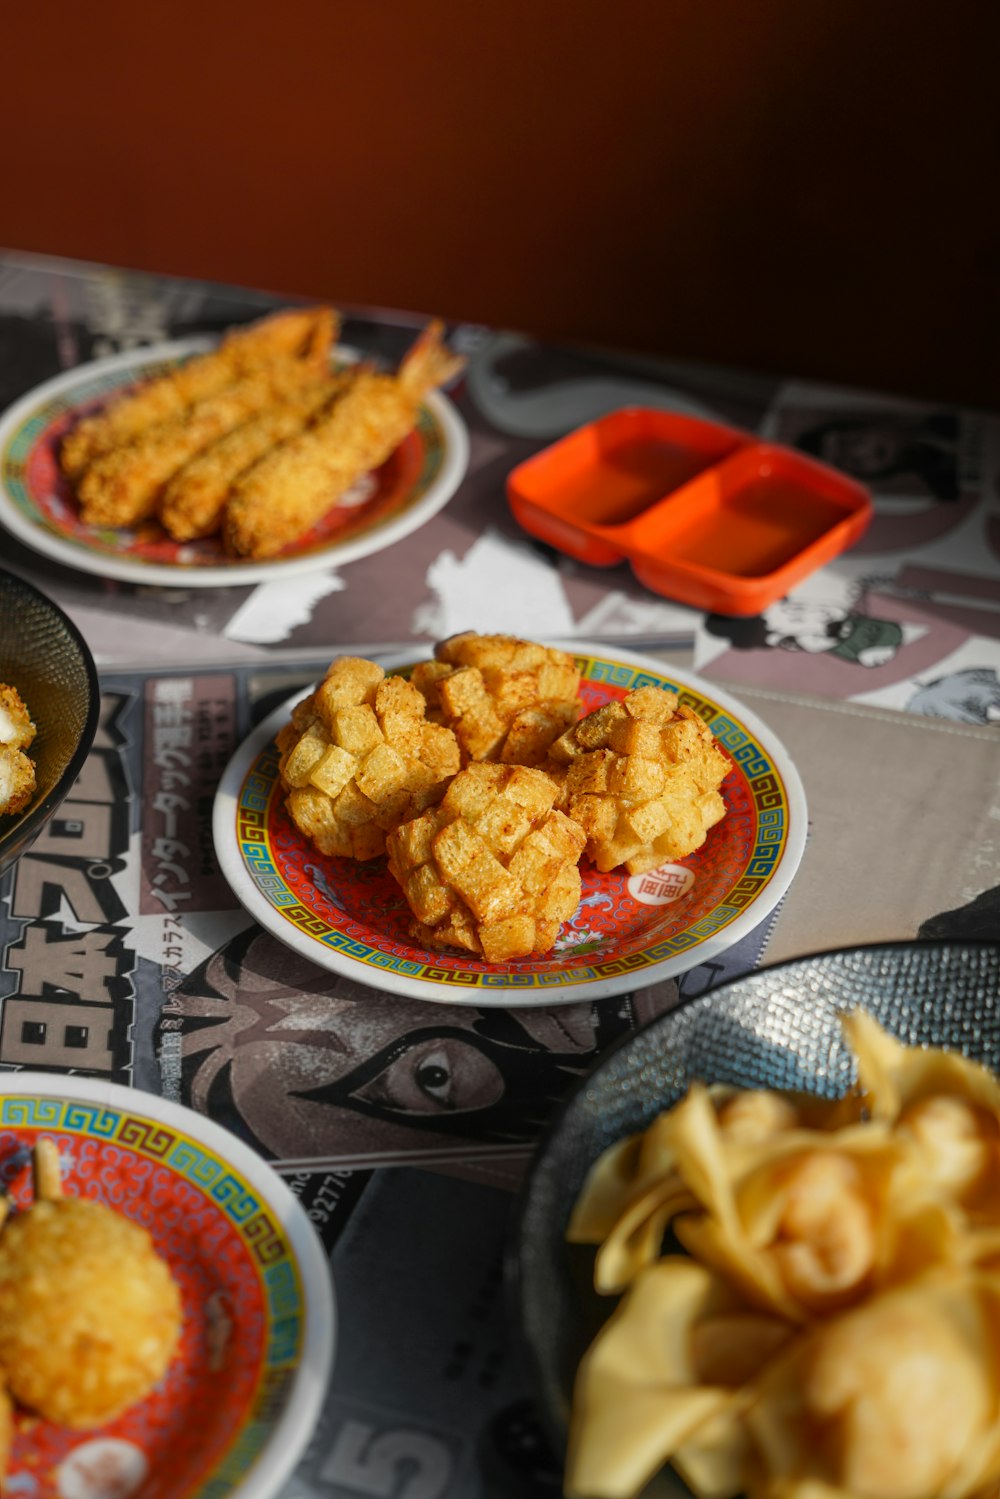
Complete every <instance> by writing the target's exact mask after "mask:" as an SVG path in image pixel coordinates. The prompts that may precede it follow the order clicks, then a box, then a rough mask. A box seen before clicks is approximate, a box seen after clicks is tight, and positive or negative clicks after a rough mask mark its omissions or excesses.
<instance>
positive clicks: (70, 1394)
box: [0, 1140, 181, 1429]
mask: <svg viewBox="0 0 1000 1499" xmlns="http://www.w3.org/2000/svg"><path fill="white" fill-rule="evenodd" d="M33 1168H34V1198H35V1200H34V1204H33V1206H32V1207H31V1208H30V1209H29V1210H28V1211H27V1212H24V1213H18V1214H16V1215H15V1216H14V1217H13V1218H11V1219H10V1221H9V1222H7V1224H6V1225H5V1227H4V1228H3V1232H2V1233H0V1369H2V1370H3V1372H4V1374H5V1375H6V1378H7V1384H8V1388H9V1390H10V1393H11V1395H12V1396H13V1397H14V1399H15V1400H16V1401H17V1402H18V1404H20V1405H23V1406H24V1407H25V1408H26V1409H27V1410H29V1411H31V1412H33V1413H34V1414H35V1415H38V1416H41V1417H42V1418H43V1419H45V1420H49V1421H55V1422H57V1423H58V1424H59V1425H62V1426H69V1427H73V1428H78V1429H79V1428H87V1427H92V1426H101V1425H103V1424H104V1422H106V1421H109V1420H112V1419H113V1418H114V1417H115V1416H117V1415H119V1414H120V1413H121V1412H122V1411H123V1410H125V1409H126V1408H127V1407H128V1406H130V1405H133V1404H134V1403H135V1402H136V1401H137V1400H141V1399H143V1398H144V1397H145V1396H146V1395H148V1394H149V1392H150V1391H151V1390H152V1388H153V1386H154V1385H155V1384H156V1383H157V1382H158V1381H159V1380H160V1379H161V1378H162V1377H163V1375H164V1374H165V1373H166V1370H167V1367H168V1366H169V1364H170V1361H171V1359H172V1358H173V1355H174V1351H175V1349H176V1347H177V1342H178V1338H179V1336H180V1330H181V1299H180V1292H179V1291H178V1289H177V1286H176V1284H175V1282H174V1280H173V1278H172V1277H171V1274H170V1271H169V1269H168V1268H167V1266H166V1264H165V1263H164V1261H163V1260H162V1259H161V1258H160V1256H159V1255H158V1254H157V1253H156V1251H155V1249H154V1248H153V1243H152V1239H151V1238H150V1236H149V1233H148V1232H147V1230H146V1229H145V1228H143V1227H141V1225H139V1224H137V1223H133V1222H132V1221H131V1220H130V1219H128V1218H125V1217H123V1216H122V1215H121V1214H120V1213H116V1212H114V1211H113V1210H112V1209H111V1208H108V1207H105V1206H104V1204H103V1203H99V1202H93V1201H91V1200H90V1199H89V1198H83V1197H64V1196H63V1195H62V1184H61V1181H60V1177H59V1158H58V1152H57V1150H56V1147H55V1144H54V1142H53V1141H51V1140H41V1141H39V1142H38V1145H37V1146H36V1148H35V1152H34V1162H33Z"/></svg>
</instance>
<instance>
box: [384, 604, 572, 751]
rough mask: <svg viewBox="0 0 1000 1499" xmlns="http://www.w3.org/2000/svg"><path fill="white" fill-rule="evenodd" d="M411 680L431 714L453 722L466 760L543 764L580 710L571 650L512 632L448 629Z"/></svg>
mask: <svg viewBox="0 0 1000 1499" xmlns="http://www.w3.org/2000/svg"><path fill="white" fill-rule="evenodd" d="M410 680H411V681H412V682H413V684H414V686H415V687H418V688H419V689H420V691H421V692H422V693H423V695H424V697H425V698H426V699H427V705H428V709H429V711H430V715H431V717H433V718H439V719H440V720H441V722H442V723H446V724H448V725H449V726H450V727H451V728H453V729H454V731H455V737H456V738H457V739H458V742H459V744H460V745H461V747H462V760H463V764H467V763H468V762H469V761H470V760H499V761H502V762H503V763H505V764H509V765H540V764H541V763H542V762H543V761H544V759H545V757H546V755H547V753H548V749H549V746H550V744H552V742H553V740H555V739H557V738H558V737H559V735H560V734H562V733H564V732H565V730H566V729H567V728H568V727H569V726H570V724H572V723H575V722H576V720H577V718H578V717H579V715H580V704H579V701H578V699H577V692H578V690H579V686H580V673H579V671H578V670H577V666H576V662H575V661H574V660H573V657H572V656H570V655H568V654H567V653H566V652H565V651H557V650H552V649H550V648H549V647H547V646H544V645H536V644H535V643H534V642H533V641H530V640H519V639H518V638H517V637H516V636H514V635H477V634H476V633H475V631H473V630H467V631H465V632H464V633H463V634H461V635H453V636H451V638H450V639H448V640H444V641H441V642H440V643H439V644H438V645H437V646H436V647H435V650H434V660H433V661H423V662H420V663H419V664H418V665H417V666H415V667H414V669H413V672H412V674H411V677H410Z"/></svg>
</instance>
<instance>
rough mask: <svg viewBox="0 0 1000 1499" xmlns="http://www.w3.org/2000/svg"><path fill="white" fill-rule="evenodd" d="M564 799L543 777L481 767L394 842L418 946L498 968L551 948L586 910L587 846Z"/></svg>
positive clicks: (393, 862) (392, 856)
mask: <svg viewBox="0 0 1000 1499" xmlns="http://www.w3.org/2000/svg"><path fill="white" fill-rule="evenodd" d="M557 794H558V788H557V786H556V785H555V783H554V782H553V780H552V779H551V777H550V776H547V775H546V774H545V772H544V771H541V770H538V769H535V768H533V767H529V766H520V765H497V764H486V763H475V764H471V765H469V766H468V767H467V768H466V769H465V770H463V771H461V772H460V773H459V774H458V775H457V776H455V778H454V780H453V781H452V783H451V785H450V786H449V787H448V790H447V792H446V794H445V796H444V799H443V801H442V802H441V803H440V805H439V806H437V807H435V808H433V809H432V810H431V811H428V812H425V813H424V814H423V815H422V816H420V817H417V818H415V819H413V820H412V821H410V822H407V823H403V824H402V825H401V826H400V827H398V828H397V829H396V830H395V831H394V832H391V833H390V834H389V835H388V837H387V838H386V848H387V851H388V854H389V868H390V870H391V871H392V873H393V875H394V876H395V878H396V879H397V880H398V881H399V884H400V885H401V886H402V889H403V893H404V894H405V896H406V900H407V904H408V905H409V907H410V910H411V911H412V912H413V916H414V921H413V923H412V925H411V932H412V933H413V935H414V936H415V937H416V938H417V940H418V941H420V942H421V943H423V944H424V945H425V946H428V947H437V948H444V947H457V948H463V949H465V950H467V951H469V952H473V953H476V954H479V955H481V956H482V957H484V958H485V959H486V960H487V961H488V962H490V963H499V962H503V961H505V960H507V959H510V958H519V957H525V956H526V955H527V954H528V953H534V952H538V953H544V952H548V951H549V950H550V949H551V948H552V946H553V944H554V943H555V940H556V937H557V936H558V934H559V928H560V926H561V925H562V923H563V922H564V921H566V920H568V919H569V918H570V917H571V916H572V915H573V913H574V911H575V910H576V908H577V906H578V904H579V901H580V871H579V869H578V867H577V865H578V863H579V859H580V855H581V853H582V851H583V846H584V843H585V841H586V835H585V833H584V831H583V829H582V828H581V827H580V826H579V825H578V824H577V823H575V822H573V821H572V820H571V819H570V818H568V817H566V816H564V815H563V813H561V812H559V811H556V810H554V802H555V799H556V796H557Z"/></svg>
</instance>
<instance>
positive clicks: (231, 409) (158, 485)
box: [77, 359, 327, 526]
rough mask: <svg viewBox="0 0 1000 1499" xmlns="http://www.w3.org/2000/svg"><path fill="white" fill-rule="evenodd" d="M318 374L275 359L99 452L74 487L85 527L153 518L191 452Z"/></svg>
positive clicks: (310, 384)
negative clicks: (178, 412)
mask: <svg viewBox="0 0 1000 1499" xmlns="http://www.w3.org/2000/svg"><path fill="white" fill-rule="evenodd" d="M321 383H323V384H325V383H327V382H325V381H324V382H321V380H320V376H319V374H318V373H317V371H316V370H315V368H314V367H313V366H312V364H310V363H307V362H306V361H304V360H300V359H275V360H271V361H270V362H269V363H268V364H264V365H262V366H261V367H260V368H259V369H256V370H254V371H253V372H252V373H251V374H247V375H244V376H243V377H242V378H241V379H239V380H236V381H234V382H233V383H232V384H231V385H227V386H226V387H225V389H224V390H221V391H219V392H218V393H217V394H215V395H211V396H206V397H205V399H204V400H202V401H198V402H196V403H195V405H193V406H191V407H189V408H188V409H187V410H186V411H184V412H183V413H182V414H181V415H180V416H176V417H173V418H172V419H170V420H169V421H165V422H160V423H158V424H157V425H156V426H154V427H150V428H149V430H148V431H147V432H145V433H143V434H142V435H140V436H139V437H137V438H136V439H135V441H134V442H130V443H126V444H125V445H124V446H122V447H116V448H113V449H111V451H109V452H107V453H104V454H102V455H101V456H100V457H99V458H96V459H95V460H94V462H93V463H92V464H91V465H90V466H89V468H87V470H86V471H85V473H84V474H83V476H82V478H81V479H80V480H79V483H78V484H77V498H78V499H79V501H80V514H81V516H82V518H83V520H84V521H85V522H86V523H87V524H88V525H94V526H132V525H136V524H137V523H138V522H139V521H143V520H147V519H148V518H149V517H150V516H152V515H153V514H155V512H156V508H157V505H158V503H159V500H160V496H161V495H162V494H163V492H164V489H165V486H166V485H167V483H168V482H169V480H170V479H171V478H172V477H173V475H174V474H176V473H177V472H178V470H179V469H180V468H182V467H183V465H184V464H185V463H187V462H188V461H189V460H190V459H191V458H193V457H194V456H195V455H196V454H198V453H201V452H203V451H204V450H205V449H207V448H209V447H211V445H212V444H214V443H216V442H218V441H219V439H220V438H222V437H225V436H226V435H227V434H228V433H231V432H233V431H235V430H236V429H237V428H239V427H240V426H242V425H243V423H244V422H247V421H250V420H252V419H253V418H254V417H257V416H259V415H261V413H263V412H266V411H268V410H269V409H270V408H271V407H273V406H274V404H275V403H276V402H283V401H287V400H290V399H294V398H295V397H296V396H298V395H301V394H302V392H303V391H308V390H310V389H311V388H314V387H316V386H317V385H319V384H321Z"/></svg>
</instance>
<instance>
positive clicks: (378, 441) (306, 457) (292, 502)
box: [222, 322, 464, 559]
mask: <svg viewBox="0 0 1000 1499" xmlns="http://www.w3.org/2000/svg"><path fill="white" fill-rule="evenodd" d="M442 333H443V328H442V325H441V324H440V323H439V322H434V323H431V324H430V325H429V326H428V328H426V329H425V330H424V332H423V333H422V334H421V335H420V337H419V338H418V339H417V341H416V343H415V344H414V345H413V347H412V348H411V349H410V351H409V353H408V354H407V355H406V357H405V358H404V359H403V362H402V364H401V365H400V368H399V371H398V373H397V374H395V375H385V374H378V373H376V372H374V371H372V370H363V371H362V372H361V373H360V374H359V375H358V377H357V379H356V380H355V381H354V383H353V384H352V385H351V387H350V389H349V390H348V391H347V393H346V394H345V395H344V396H343V398H342V399H341V400H339V401H336V402H334V404H333V406H332V407H331V409H330V412H329V414H328V415H326V416H325V417H323V418H322V419H320V420H317V421H315V422H314V423H313V424H312V426H311V427H310V428H309V430H308V431H306V432H304V433H302V434H301V435H300V436H298V437H295V438H292V439H291V440H290V441H288V442H285V443H283V444H282V445H281V446H280V447H278V448H277V449H275V451H274V452H272V453H269V454H268V455H267V457H265V458H262V459H261V460H260V461H259V462H258V463H255V464H254V465H253V467H252V468H250V469H248V470H247V472H246V473H245V474H244V475H243V476H242V477H241V478H240V479H239V480H238V481H237V483H236V484H235V485H234V486H233V490H232V493H231V495H230V498H229V501H228V503H227V505H226V508H225V514H224V518H223V527H222V535H223V541H224V544H225V547H226V550H227V551H228V552H229V553H230V554H231V555H232V556H234V557H246V558H255V559H256V558H264V557H273V556H275V555H276V554H277V553H279V552H281V551H282V550H283V549H284V548H285V547H287V546H288V545H290V544H291V543H292V542H293V541H295V540H296V539H297V538H298V537H299V536H301V535H302V534H303V533H304V532H306V531H308V530H309V528H310V527H311V526H313V525H315V524H316V522H317V521H319V520H321V519H322V517H323V516H324V515H325V514H326V512H327V511H328V510H329V509H330V508H331V506H333V505H334V504H335V503H336V502H337V500H338V499H339V498H340V497H341V495H343V494H344V493H346V491H347V490H348V489H350V487H351V485H352V484H354V483H356V482H357V480H358V479H360V478H361V477H362V475H364V474H366V473H369V472H370V471H371V470H372V469H375V468H378V467H379V465H380V464H382V463H384V462H385V460H386V459H387V458H388V457H389V455H390V454H391V453H392V452H393V451H394V450H395V449H396V448H397V447H398V446H399V444H400V443H401V442H402V441H403V439H404V438H405V437H406V436H407V434H408V433H409V432H411V431H412V430H413V427H414V425H415V424H416V420H417V413H418V409H419V406H420V402H421V401H422V400H423V398H424V397H425V396H426V395H427V393H428V392H429V391H431V390H432V389H434V387H435V386H437V385H441V384H443V383H444V382H445V381H446V380H449V379H451V377H452V376H453V375H455V374H457V373H458V371H459V370H460V369H461V368H462V367H463V365H464V360H463V359H461V358H460V357H459V356H457V355H454V354H452V353H451V352H450V351H449V350H448V349H447V348H446V347H445V346H444V344H443V342H442Z"/></svg>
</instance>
